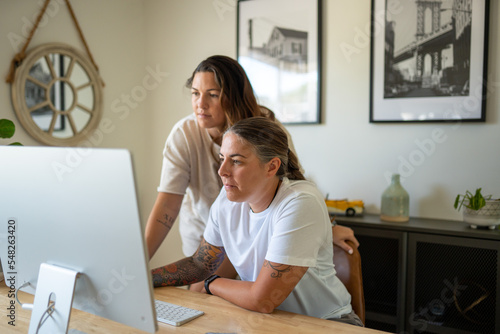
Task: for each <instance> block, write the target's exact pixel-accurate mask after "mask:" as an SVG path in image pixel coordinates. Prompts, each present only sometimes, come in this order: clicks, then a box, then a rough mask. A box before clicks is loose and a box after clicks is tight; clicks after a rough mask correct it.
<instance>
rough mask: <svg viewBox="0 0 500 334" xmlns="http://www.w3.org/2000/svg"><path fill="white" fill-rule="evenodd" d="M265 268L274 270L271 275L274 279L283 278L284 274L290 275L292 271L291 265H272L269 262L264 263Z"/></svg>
mask: <svg viewBox="0 0 500 334" xmlns="http://www.w3.org/2000/svg"><path fill="white" fill-rule="evenodd" d="M264 267H267V268H271V269H273V272H272V273H271V277H272V278H281V276H283V274H284V273H288V272H290V270H291V269H290V267H291V266H290V265H287V264H279V263H271V262H269V261H264Z"/></svg>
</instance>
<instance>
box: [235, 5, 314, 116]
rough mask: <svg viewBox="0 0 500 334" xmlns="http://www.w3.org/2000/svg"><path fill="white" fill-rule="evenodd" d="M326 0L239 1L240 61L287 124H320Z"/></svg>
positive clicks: (258, 91) (259, 93)
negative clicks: (322, 2)
mask: <svg viewBox="0 0 500 334" xmlns="http://www.w3.org/2000/svg"><path fill="white" fill-rule="evenodd" d="M320 6H321V0H240V1H238V7H237V59H238V62H239V63H240V64H241V65H242V66H243V68H244V69H245V72H246V73H247V75H248V77H249V79H250V82H251V83H252V87H253V89H254V91H255V94H256V95H257V98H258V101H259V103H260V104H261V105H264V106H265V107H267V108H269V109H271V110H272V111H274V113H275V114H276V117H277V118H278V119H279V120H280V121H281V122H282V123H283V124H317V123H320V122H321V19H320V11H321V8H320Z"/></svg>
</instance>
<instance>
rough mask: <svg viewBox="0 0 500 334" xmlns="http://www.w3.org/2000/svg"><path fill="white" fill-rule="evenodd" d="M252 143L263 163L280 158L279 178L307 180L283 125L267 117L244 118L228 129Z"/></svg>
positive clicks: (228, 131)
mask: <svg viewBox="0 0 500 334" xmlns="http://www.w3.org/2000/svg"><path fill="white" fill-rule="evenodd" d="M226 133H234V134H235V135H237V136H238V137H239V138H241V139H243V140H245V141H246V142H247V143H248V144H250V145H251V146H252V147H253V149H254V151H255V154H256V155H257V157H258V158H259V160H260V161H261V162H262V163H266V162H268V161H270V160H271V159H272V158H275V157H277V158H279V159H280V160H281V166H280V168H279V170H278V172H277V173H276V176H278V177H279V178H283V177H287V178H289V179H290V180H305V177H304V175H303V174H302V172H301V170H300V164H299V159H298V158H297V156H296V155H295V153H294V152H293V151H291V150H290V148H289V146H288V136H287V134H286V132H285V130H284V129H283V127H282V126H281V125H280V124H278V123H277V122H275V121H273V120H271V119H269V118H266V117H252V118H247V119H243V120H241V121H239V122H237V123H235V124H234V125H233V126H231V127H230V128H228V129H227V131H226Z"/></svg>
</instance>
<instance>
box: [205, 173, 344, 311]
mask: <svg viewBox="0 0 500 334" xmlns="http://www.w3.org/2000/svg"><path fill="white" fill-rule="evenodd" d="M204 238H205V240H206V241H207V242H208V243H210V244H212V245H214V246H219V247H220V246H222V247H224V249H225V250H226V254H227V256H228V257H229V259H230V260H231V263H232V264H233V265H234V267H235V269H236V271H237V272H238V274H239V276H240V277H241V279H242V280H244V281H252V282H253V281H255V280H256V279H257V276H258V275H259V272H260V270H261V267H262V264H263V263H264V260H268V261H271V262H277V263H281V264H287V265H294V266H303V267H309V269H308V270H307V272H306V274H305V275H304V276H303V278H302V279H301V280H300V281H299V283H298V284H297V285H296V286H295V288H294V290H293V291H292V293H291V294H290V295H289V296H288V297H287V298H286V300H285V301H284V302H283V303H282V304H281V305H280V306H279V307H278V309H281V310H285V311H290V312H295V313H300V314H305V315H310V316H313V317H317V318H339V317H340V316H341V315H343V314H347V313H349V312H351V310H352V308H351V296H350V295H349V293H348V292H347V289H346V288H345V286H344V285H343V284H342V282H341V281H340V280H339V279H338V277H337V276H336V275H335V274H336V272H335V269H334V265H333V244H332V229H331V223H330V220H329V216H328V211H327V208H326V205H325V202H324V199H323V196H322V195H321V194H320V193H319V191H318V190H317V188H316V187H315V186H314V184H312V183H311V182H309V181H290V180H288V179H287V178H284V179H283V182H282V184H281V186H280V188H279V190H278V193H277V194H276V197H275V198H274V200H273V202H272V203H271V205H270V206H269V207H268V208H267V209H266V210H264V211H263V212H259V213H253V212H252V211H251V210H250V206H249V204H248V203H237V202H231V201H229V200H228V199H227V197H226V191H225V189H222V190H221V192H220V194H219V196H218V197H217V199H216V201H215V203H214V204H213V206H212V208H211V210H210V217H209V220H208V224H207V227H206V229H205V233H204Z"/></svg>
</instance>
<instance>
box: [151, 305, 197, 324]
mask: <svg viewBox="0 0 500 334" xmlns="http://www.w3.org/2000/svg"><path fill="white" fill-rule="evenodd" d="M155 308H156V320H158V321H160V322H163V323H166V324H169V325H173V326H180V325H183V324H185V323H186V322H188V321H191V320H193V319H194V318H198V317H199V316H200V315H203V314H204V313H203V312H202V311H198V310H193V309H192V308H188V307H184V306H180V305H175V304H170V303H167V302H164V301H161V300H155Z"/></svg>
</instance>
